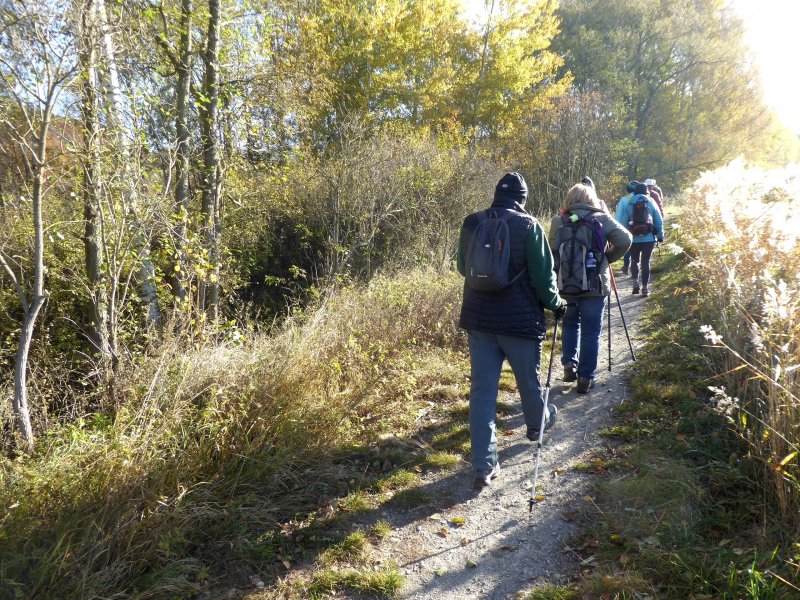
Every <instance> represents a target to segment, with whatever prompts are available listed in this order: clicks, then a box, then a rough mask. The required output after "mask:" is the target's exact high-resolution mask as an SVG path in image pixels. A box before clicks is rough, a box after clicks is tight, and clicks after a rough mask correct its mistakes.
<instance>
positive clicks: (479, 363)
mask: <svg viewBox="0 0 800 600" xmlns="http://www.w3.org/2000/svg"><path fill="white" fill-rule="evenodd" d="M468 334H469V363H470V369H471V371H472V383H471V386H470V392H469V437H470V442H471V445H472V467H473V468H474V469H475V470H476V471H481V472H483V473H489V472H490V471H491V470H492V469H493V468H494V465H496V464H497V427H496V424H495V419H496V418H497V391H498V385H499V383H500V371H501V369H502V368H503V360H504V359H508V364H509V365H511V370H512V371H514V377H515V378H516V380H517V388H518V389H519V394H520V397H521V399H522V412H523V414H524V415H525V423H526V424H527V425H529V426H531V425H532V426H534V427H538V426H539V423H541V421H542V390H541V387H540V386H539V367H540V361H541V357H542V340H532V339H527V338H521V337H514V336H510V335H498V334H494V333H485V332H483V331H469V332H468Z"/></svg>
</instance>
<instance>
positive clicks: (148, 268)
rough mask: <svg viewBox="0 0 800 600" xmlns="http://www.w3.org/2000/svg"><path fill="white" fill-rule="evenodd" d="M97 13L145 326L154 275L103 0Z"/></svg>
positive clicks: (153, 317) (156, 315)
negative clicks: (125, 186) (134, 243)
mask: <svg viewBox="0 0 800 600" xmlns="http://www.w3.org/2000/svg"><path fill="white" fill-rule="evenodd" d="M97 10H98V16H99V17H100V27H101V31H102V39H103V49H104V51H105V59H106V72H107V76H108V78H107V82H106V84H107V85H106V91H107V94H108V97H109V103H110V108H111V110H110V115H109V116H110V118H111V121H112V122H113V124H114V128H115V130H116V131H115V133H116V138H117V148H118V151H119V156H120V163H121V166H122V179H123V181H124V182H125V185H127V186H128V189H127V191H126V193H125V198H124V200H125V204H126V210H127V211H128V216H129V217H130V218H131V220H132V222H133V226H134V228H135V235H136V249H137V251H138V253H139V277H140V279H141V281H140V286H141V290H140V294H141V297H142V300H143V301H144V303H145V304H146V305H147V323H148V325H159V324H160V323H161V310H160V308H159V306H158V295H157V293H156V274H155V269H154V268H153V261H152V260H151V258H150V240H149V235H147V231H146V230H145V227H144V224H143V223H142V222H141V220H140V218H139V216H138V213H137V211H138V200H139V198H138V195H139V194H138V188H137V179H138V177H137V175H136V173H135V172H134V169H133V168H132V164H131V152H130V147H129V144H128V139H127V137H126V136H125V111H124V105H123V102H122V90H121V88H120V84H119V72H118V71H117V60H116V56H115V53H114V40H113V39H112V37H111V31H110V27H109V21H108V12H107V11H106V5H105V0H97Z"/></svg>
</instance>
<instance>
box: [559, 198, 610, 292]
mask: <svg viewBox="0 0 800 600" xmlns="http://www.w3.org/2000/svg"><path fill="white" fill-rule="evenodd" d="M605 249H606V234H605V230H604V229H603V224H602V223H600V221H599V220H598V219H597V217H595V216H594V215H593V214H591V213H589V214H588V215H584V216H580V215H576V214H569V213H567V214H565V215H563V216H562V217H561V227H559V228H558V231H557V232H556V252H555V253H554V254H555V256H554V257H553V258H554V259H555V270H556V274H557V276H558V277H557V281H558V291H559V292H560V293H562V294H566V295H568V296H580V295H582V294H586V293H588V292H596V291H598V290H600V288H601V283H600V266H601V264H602V261H603V260H605V256H606V255H605Z"/></svg>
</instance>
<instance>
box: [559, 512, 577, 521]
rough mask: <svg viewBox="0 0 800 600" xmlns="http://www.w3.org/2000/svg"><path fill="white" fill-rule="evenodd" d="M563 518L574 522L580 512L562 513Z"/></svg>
mask: <svg viewBox="0 0 800 600" xmlns="http://www.w3.org/2000/svg"><path fill="white" fill-rule="evenodd" d="M561 518H562V519H564V520H565V521H574V520H575V519H577V518H578V511H577V510H569V511H567V512H562V513H561Z"/></svg>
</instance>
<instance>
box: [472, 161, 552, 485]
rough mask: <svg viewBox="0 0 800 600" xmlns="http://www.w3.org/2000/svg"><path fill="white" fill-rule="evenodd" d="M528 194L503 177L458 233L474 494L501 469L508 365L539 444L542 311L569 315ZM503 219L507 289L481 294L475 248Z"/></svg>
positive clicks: (516, 178) (511, 176) (518, 181)
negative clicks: (501, 390) (500, 409)
mask: <svg viewBox="0 0 800 600" xmlns="http://www.w3.org/2000/svg"><path fill="white" fill-rule="evenodd" d="M527 197H528V188H527V186H526V184H525V180H524V179H523V177H522V175H520V174H519V173H506V174H505V175H504V176H503V177H502V178H501V179H500V181H499V182H498V183H497V186H496V188H495V193H494V201H493V202H492V204H491V206H490V208H488V209H486V210H482V211H478V212H476V213H472V214H471V215H469V216H467V217H466V218H465V219H464V223H463V225H462V227H461V233H460V236H459V245H458V254H457V266H458V272H459V273H461V275H463V276H464V277H465V282H464V301H463V304H462V306H461V317H460V319H459V327H461V328H463V329H466V330H467V334H468V340H469V359H470V369H471V377H472V383H471V385H470V395H469V430H470V442H471V445H472V467H473V469H474V471H475V481H474V487H475V489H477V490H480V489H483V488H484V487H486V486H487V485H489V484H490V483H491V481H492V479H494V478H495V477H496V476H497V475H498V473H499V471H500V465H499V464H498V462H497V431H496V425H495V419H496V416H497V393H498V385H499V382H500V371H501V368H502V366H503V360H504V359H507V360H508V363H509V365H510V366H511V369H512V370H513V372H514V377H515V378H516V381H517V387H518V389H519V393H520V397H521V401H522V412H523V414H524V417H525V423H526V425H527V438H528V439H529V440H531V441H537V440H538V439H539V426H540V423H541V422H542V410H543V400H542V391H541V387H540V385H539V371H540V364H541V353H542V340H543V339H544V335H545V328H546V327H545V313H544V308H547V309H549V310H552V311H553V313H554V314H555V316H556V318H557V319H560V318H561V317H562V316H563V315H564V311H565V310H566V309H565V303H564V301H563V300H562V299H561V297H560V296H559V295H558V289H557V288H556V279H555V273H554V272H553V256H552V254H551V253H550V248H549V247H548V245H547V240H546V238H545V234H544V230H543V229H542V226H541V225H540V224H539V222H538V221H537V220H536V219H535V218H533V217H532V216H530V215H529V214H528V213H526V212H525V201H526V199H527ZM499 219H503V220H504V222H505V223H506V225H507V230H506V231H507V233H508V241H507V244H501V246H504V247H505V248H507V249H508V250H509V251H510V252H509V254H508V262H507V272H504V273H502V276H503V277H505V278H507V279H508V280H509V281H510V284H509V285H507V287H505V288H503V289H500V290H499V291H482V290H481V289H477V288H479V287H481V286H482V284H481V280H478V281H475V277H476V273H477V268H476V267H474V266H473V263H477V262H478V259H477V258H475V255H476V254H477V253H479V252H480V249H478V250H476V249H475V248H476V246H488V245H489V244H488V243H484V242H483V241H482V240H481V239H479V234H480V232H482V231H485V230H486V228H487V227H485V226H484V225H482V223H483V224H491V223H496V222H497V220H499ZM499 229H500V230H501V231H502V230H503V227H502V226H500V227H499ZM473 238H475V239H473ZM473 242H474V245H473ZM498 247H499V246H498ZM556 412H557V409H556V407H555V406H553V405H550V407H549V408H548V415H547V419H546V422H545V430H547V429H549V428H550V427H552V425H553V424H554V423H555V418H556Z"/></svg>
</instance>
